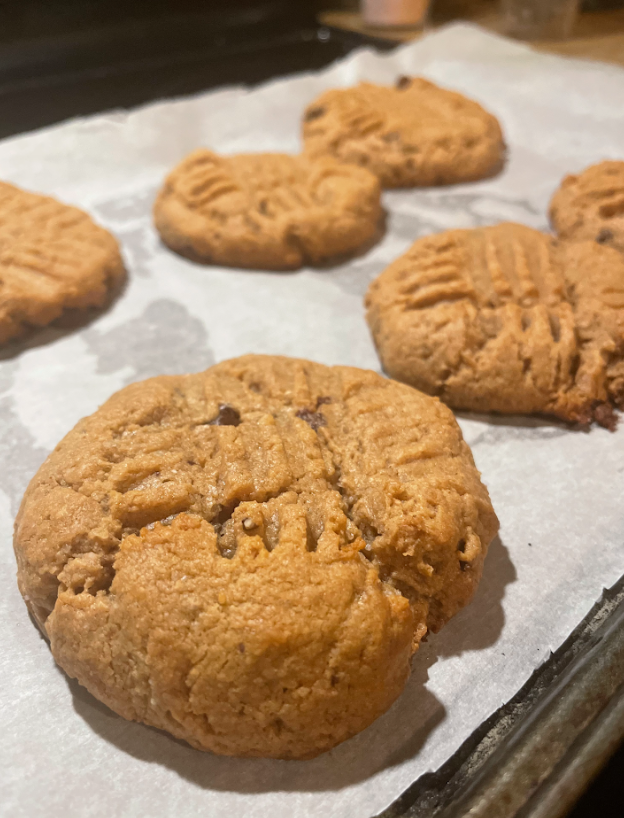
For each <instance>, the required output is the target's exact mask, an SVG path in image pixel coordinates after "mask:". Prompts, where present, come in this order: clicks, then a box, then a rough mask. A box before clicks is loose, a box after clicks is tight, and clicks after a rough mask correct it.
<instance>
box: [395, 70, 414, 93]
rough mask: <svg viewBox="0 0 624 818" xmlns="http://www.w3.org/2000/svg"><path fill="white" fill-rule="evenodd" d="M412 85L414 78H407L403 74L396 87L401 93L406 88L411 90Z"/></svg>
mask: <svg viewBox="0 0 624 818" xmlns="http://www.w3.org/2000/svg"><path fill="white" fill-rule="evenodd" d="M411 84H412V78H411V77H406V76H405V75H404V74H402V75H401V76H400V77H398V78H397V81H396V83H395V87H396V88H398V89H399V91H403V90H404V89H405V88H409V87H410V85H411Z"/></svg>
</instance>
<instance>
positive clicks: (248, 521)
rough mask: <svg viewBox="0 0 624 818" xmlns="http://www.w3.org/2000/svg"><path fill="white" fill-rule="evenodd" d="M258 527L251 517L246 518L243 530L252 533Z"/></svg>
mask: <svg viewBox="0 0 624 818" xmlns="http://www.w3.org/2000/svg"><path fill="white" fill-rule="evenodd" d="M256 527H257V526H256V524H255V523H254V521H253V520H252V519H251V517H245V519H244V520H243V528H244V529H245V531H251V530H252V528H256Z"/></svg>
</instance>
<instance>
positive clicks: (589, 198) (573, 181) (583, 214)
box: [550, 162, 624, 253]
mask: <svg viewBox="0 0 624 818" xmlns="http://www.w3.org/2000/svg"><path fill="white" fill-rule="evenodd" d="M550 220H551V223H552V225H553V227H554V228H555V230H556V231H557V233H558V234H559V236H560V238H562V239H573V240H575V241H578V240H583V239H593V240H594V241H597V242H598V243H599V244H606V245H607V246H610V247H615V249H616V250H619V251H620V252H621V253H624V162H600V163H599V164H598V165H592V166H591V167H589V168H586V169H585V170H584V171H583V172H582V173H581V174H579V175H578V176H566V177H565V179H564V180H563V182H562V183H561V187H560V188H559V189H558V190H557V192H556V193H555V195H554V196H553V198H552V201H551V203H550Z"/></svg>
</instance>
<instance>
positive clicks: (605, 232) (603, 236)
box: [596, 227, 613, 244]
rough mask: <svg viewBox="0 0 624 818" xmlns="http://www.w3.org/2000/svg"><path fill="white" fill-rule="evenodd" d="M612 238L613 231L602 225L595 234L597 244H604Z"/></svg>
mask: <svg viewBox="0 0 624 818" xmlns="http://www.w3.org/2000/svg"><path fill="white" fill-rule="evenodd" d="M612 239H613V231H612V230H609V229H608V228H607V227H603V228H602V230H601V231H600V233H598V235H597V236H596V241H597V242H598V244H606V243H607V242H608V241H611V240H612Z"/></svg>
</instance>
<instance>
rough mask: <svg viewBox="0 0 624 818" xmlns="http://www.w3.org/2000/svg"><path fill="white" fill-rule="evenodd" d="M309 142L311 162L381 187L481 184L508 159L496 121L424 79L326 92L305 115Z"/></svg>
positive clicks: (477, 107) (304, 128) (358, 86)
mask: <svg viewBox="0 0 624 818" xmlns="http://www.w3.org/2000/svg"><path fill="white" fill-rule="evenodd" d="M303 138H304V141H305V148H306V152H307V154H308V155H309V156H312V157H319V156H333V157H335V158H336V159H339V160H340V161H341V162H347V163H349V164H354V165H360V166H362V167H366V168H368V169H369V170H372V171H373V173H375V174H376V175H377V176H378V177H379V179H380V180H381V183H382V185H383V187H423V186H427V185H448V184H455V183H457V182H469V181H472V180H475V179H482V178H484V177H486V176H491V175H493V174H494V173H496V172H498V171H499V170H500V169H501V167H502V165H503V162H504V158H505V143H504V141H503V135H502V132H501V128H500V125H499V124H498V120H497V119H496V117H494V116H492V115H491V114H489V113H488V112H487V111H485V110H484V109H483V108H482V107H481V106H480V105H479V104H478V103H476V102H474V101H473V100H470V99H467V98H466V97H464V96H462V95H461V94H457V93H454V92H453V91H447V90H446V89H443V88H439V87H438V86H437V85H434V84H433V83H432V82H429V81H428V80H425V79H422V78H420V77H414V78H411V77H400V78H399V79H398V80H397V82H396V85H395V86H394V87H386V86H383V85H373V84H372V83H369V82H362V83H360V84H359V85H357V86H355V87H354V88H344V89H340V90H332V91H326V92H325V93H324V94H321V96H320V97H318V99H316V100H315V101H314V102H313V103H312V104H311V105H309V106H308V108H307V109H306V112H305V115H304V120H303Z"/></svg>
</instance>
